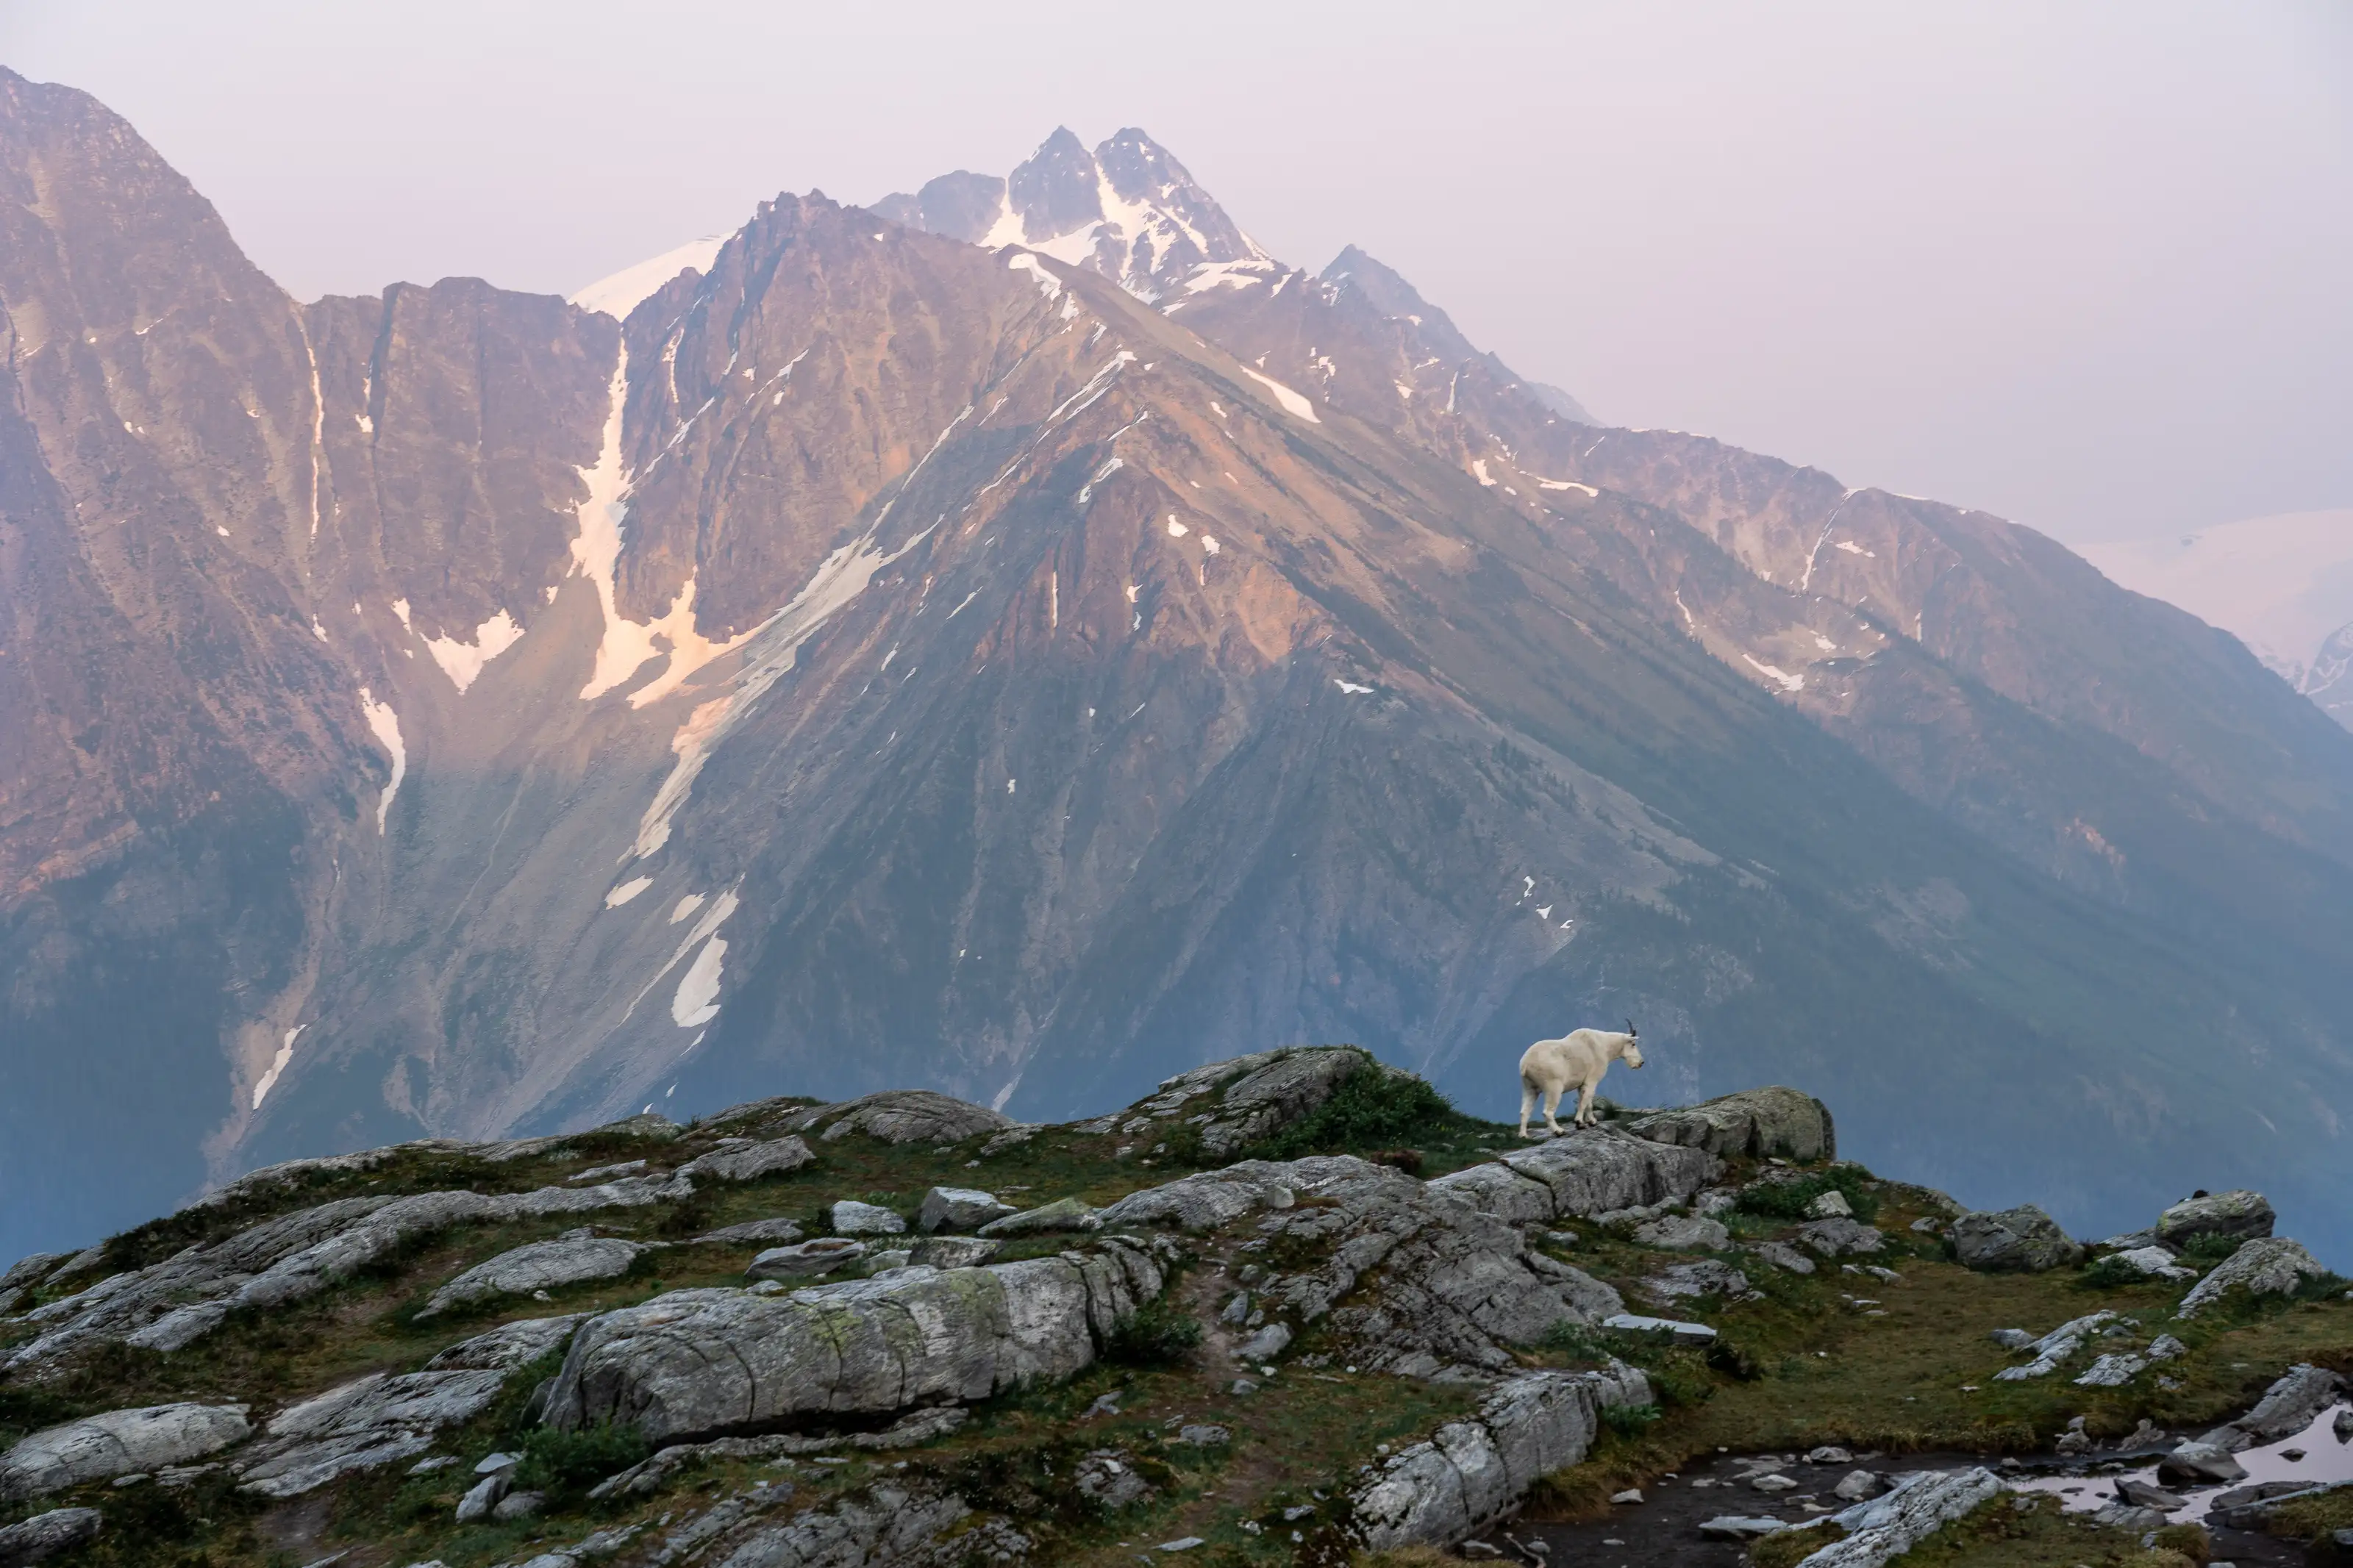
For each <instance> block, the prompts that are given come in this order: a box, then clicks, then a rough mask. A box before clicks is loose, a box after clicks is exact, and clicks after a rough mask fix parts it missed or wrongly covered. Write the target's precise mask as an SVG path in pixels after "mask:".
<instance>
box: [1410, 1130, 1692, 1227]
mask: <svg viewBox="0 0 2353 1568" xmlns="http://www.w3.org/2000/svg"><path fill="white" fill-rule="evenodd" d="M1723 1173H1724V1163H1723V1162H1722V1161H1721V1160H1719V1159H1717V1158H1716V1157H1715V1155H1714V1154H1711V1153H1709V1152H1707V1151H1706V1150H1705V1149H1694V1148H1685V1147H1683V1146H1682V1145H1680V1144H1673V1143H1660V1142H1651V1141H1650V1140H1648V1139H1643V1138H1637V1137H1635V1136H1633V1135H1632V1134H1631V1133H1628V1132H1623V1131H1619V1130H1618V1129H1616V1128H1614V1127H1588V1128H1584V1129H1581V1130H1579V1131H1574V1132H1568V1133H1565V1134H1563V1135H1562V1136H1560V1137H1558V1138H1552V1139H1547V1140H1546V1142H1542V1143H1538V1144H1536V1145H1535V1146H1533V1147H1531V1148H1526V1149H1514V1150H1513V1151H1511V1152H1508V1153H1505V1154H1503V1155H1500V1156H1498V1157H1497V1158H1496V1159H1495V1160H1494V1161H1493V1162H1491V1163H1486V1164H1482V1165H1472V1166H1470V1167H1468V1168H1467V1169H1464V1170H1461V1171H1457V1172H1455V1173H1452V1174H1451V1175H1446V1176H1440V1177H1439V1178H1438V1179H1437V1180H1436V1181H1434V1182H1432V1183H1430V1187H1431V1188H1432V1189H1433V1190H1437V1191H1442V1192H1445V1193H1448V1194H1451V1195H1453V1196H1457V1197H1460V1198H1461V1200H1462V1201H1464V1202H1466V1203H1468V1204H1470V1205H1472V1206H1473V1207H1475V1208H1481V1209H1484V1210H1486V1211H1487V1212H1488V1213H1491V1214H1493V1215H1497V1216H1499V1217H1501V1218H1504V1219H1507V1220H1513V1221H1515V1222H1519V1223H1526V1222H1529V1221H1536V1222H1542V1223H1549V1222H1551V1221H1554V1220H1563V1219H1576V1218H1584V1217H1587V1216H1589V1215H1601V1214H1609V1213H1614V1212H1616V1211H1618V1210H1621V1209H1630V1208H1639V1207H1642V1206H1645V1205H1651V1204H1658V1203H1663V1202H1666V1201H1668V1200H1671V1199H1688V1198H1690V1197H1692V1196H1693V1195H1694V1194H1697V1193H1698V1192H1699V1191H1700V1190H1701V1189H1702V1188H1703V1187H1705V1186H1707V1185H1709V1184H1712V1183H1713V1182H1715V1179H1716V1178H1717V1177H1718V1176H1720V1175H1722V1174H1723Z"/></svg>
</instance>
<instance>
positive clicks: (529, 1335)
mask: <svg viewBox="0 0 2353 1568" xmlns="http://www.w3.org/2000/svg"><path fill="white" fill-rule="evenodd" d="M587 1316H588V1314H587V1313H586V1312H571V1313H567V1314H565V1316H563V1317H560V1318H522V1319H519V1320H517V1321H514V1322H512V1323H501V1324H500V1325H499V1326H498V1327H497V1328H495V1329H492V1330H491V1331H489V1332H488V1333H481V1334H476V1335H475V1336H474V1337H473V1338H472V1339H470V1340H459V1342H457V1343H456V1344H454V1345H451V1346H450V1347H449V1348H448V1349H447V1350H445V1351H442V1352H440V1353H439V1354H438V1355H436V1356H435V1357H434V1358H433V1359H432V1360H431V1361H428V1362H427V1363H425V1370H426V1371H427V1372H512V1371H513V1370H514V1369H515V1368H517V1367H519V1366H529V1365H530V1364H531V1363H533V1362H535V1361H537V1360H538V1359H539V1358H540V1357H542V1356H543V1355H545V1354H546V1353H547V1352H550V1351H553V1350H560V1349H562V1348H563V1346H564V1344H565V1342H566V1341H568V1340H570V1339H571V1338H572V1331H574V1330H575V1329H577V1328H578V1327H579V1326H580V1325H581V1323H583V1322H584V1321H586V1319H587Z"/></svg>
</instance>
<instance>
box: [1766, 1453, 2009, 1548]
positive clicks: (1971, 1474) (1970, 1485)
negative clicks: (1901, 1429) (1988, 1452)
mask: <svg viewBox="0 0 2353 1568" xmlns="http://www.w3.org/2000/svg"><path fill="white" fill-rule="evenodd" d="M2001 1493H2002V1484H2001V1479H2000V1477H1998V1476H1996V1475H1995V1474H1994V1473H1993V1472H1992V1471H1991V1470H1988V1469H1967V1470H1941V1471H1940V1470H1921V1471H1917V1472H1915V1473H1914V1474H1912V1475H1908V1476H1905V1478H1904V1479H1902V1480H1900V1481H1898V1482H1897V1483H1896V1484H1895V1486H1894V1489H1892V1490H1890V1491H1888V1492H1887V1493H1886V1494H1885V1495H1884V1496H1882V1497H1876V1498H1873V1499H1872V1500H1870V1501H1868V1502H1859V1503H1857V1504H1855V1505H1854V1506H1853V1507H1852V1508H1850V1509H1848V1510H1846V1511H1845V1512H1843V1513H1836V1514H1832V1515H1831V1518H1832V1519H1834V1520H1836V1521H1838V1523H1839V1525H1840V1526H1841V1528H1842V1529H1844V1530H1845V1531H1846V1532H1847V1533H1846V1536H1845V1538H1844V1539H1843V1540H1840V1541H1833V1542H1831V1543H1830V1544H1829V1545H1828V1546H1825V1547H1823V1548H1822V1549H1821V1550H1820V1551H1819V1552H1815V1553H1813V1554H1812V1555H1811V1556H1810V1557H1807V1558H1805V1559H1803V1560H1802V1561H1801V1562H1800V1563H1799V1568H1881V1564H1883V1563H1886V1562H1887V1561H1888V1560H1889V1559H1890V1558H1894V1557H1900V1556H1902V1555H1903V1554H1904V1553H1905V1552H1909V1551H1911V1550H1912V1549H1913V1548H1914V1547H1915V1546H1917V1545H1919V1544H1920V1542H1923V1541H1926V1539H1927V1538H1928V1537H1929V1536H1930V1535H1933V1534H1934V1533H1936V1531H1938V1530H1939V1529H1941V1528H1943V1527H1944V1526H1945V1525H1947V1524H1950V1523H1951V1522H1952V1521H1955V1520H1957V1519H1961V1518H1965V1517H1967V1516H1968V1515H1969V1514H1971V1513H1974V1512H1975V1511H1977V1510H1978V1509H1979V1508H1980V1507H1982V1506H1984V1505H1985V1504H1986V1503H1989V1502H1991V1501H1992V1500H1994V1499H1995V1498H1998V1497H2000V1495H2001Z"/></svg>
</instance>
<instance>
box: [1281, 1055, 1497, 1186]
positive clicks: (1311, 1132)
mask: <svg viewBox="0 0 2353 1568" xmlns="http://www.w3.org/2000/svg"><path fill="white" fill-rule="evenodd" d="M1468 1120H1469V1118H1466V1117H1463V1116H1462V1115H1461V1112H1460V1111H1458V1110H1455V1109H1454V1105H1453V1102H1452V1101H1451V1100H1448V1099H1447V1098H1446V1097H1445V1096H1444V1095H1442V1094H1440V1093H1439V1092H1438V1090H1436V1089H1432V1088H1431V1087H1430V1085H1429V1083H1427V1082H1426V1081H1424V1080H1423V1079H1419V1078H1416V1077H1414V1076H1412V1075H1411V1074H1409V1073H1399V1072H1390V1071H1387V1070H1385V1069H1383V1068H1382V1067H1381V1066H1380V1064H1379V1063H1377V1062H1376V1061H1374V1060H1373V1058H1371V1057H1370V1056H1366V1058H1365V1064H1364V1066H1362V1067H1360V1068H1357V1069H1356V1071H1355V1072H1352V1073H1350V1074H1349V1075H1348V1076H1347V1077H1346V1078H1344V1079H1341V1080H1340V1082H1339V1084H1338V1086H1337V1087H1335V1089H1333V1090H1332V1093H1331V1097H1330V1098H1329V1099H1327V1100H1324V1103H1323V1104H1321V1105H1319V1106H1317V1107H1316V1108H1315V1109H1314V1110H1313V1111H1311V1112H1310V1113H1309V1114H1307V1115H1306V1116H1304V1117H1303V1118H1301V1119H1300V1120H1299V1121H1295V1122H1293V1124H1292V1125H1291V1126H1289V1127H1287V1128H1285V1129H1283V1131H1281V1132H1279V1133H1277V1134H1276V1135H1275V1136H1273V1137H1271V1138H1269V1139H1266V1140H1264V1141H1263V1142H1260V1143H1259V1144H1257V1145H1256V1146H1255V1147H1253V1148H1251V1149H1250V1150H1249V1151H1247V1157H1249V1158H1252V1159H1260V1160H1295V1159H1297V1158H1299V1157H1300V1156H1301V1155H1303V1154H1340V1153H1359V1152H1366V1151H1370V1150H1382V1151H1384V1152H1388V1153H1390V1154H1391V1155H1393V1156H1394V1155H1395V1154H1396V1153H1397V1152H1398V1149H1397V1146H1398V1145H1399V1144H1404V1143H1409V1142H1412V1141H1413V1140H1415V1139H1416V1138H1418V1137H1420V1136H1423V1135H1426V1134H1428V1133H1430V1132H1435V1131H1443V1130H1446V1129H1448V1128H1449V1127H1450V1125H1451V1123H1452V1122H1454V1121H1468Z"/></svg>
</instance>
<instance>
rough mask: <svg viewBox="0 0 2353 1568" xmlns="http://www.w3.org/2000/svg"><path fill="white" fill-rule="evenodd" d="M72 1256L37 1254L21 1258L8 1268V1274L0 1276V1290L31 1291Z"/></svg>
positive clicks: (70, 1254) (48, 1253)
mask: <svg viewBox="0 0 2353 1568" xmlns="http://www.w3.org/2000/svg"><path fill="white" fill-rule="evenodd" d="M72 1256H73V1254H72V1253H70V1252H36V1253H33V1254H31V1255H30V1256H28V1257H25V1258H18V1259H17V1260H16V1262H14V1263H12V1264H10V1265H9V1266H8V1272H7V1273H5V1274H0V1290H29V1289H32V1288H33V1287H34V1286H36V1285H38V1284H39V1283H40V1282H41V1281H42V1280H43V1279H47V1278H48V1276H49V1275H50V1274H51V1273H53V1272H54V1271H55V1270H56V1268H57V1266H58V1264H60V1263H63V1262H64V1261H65V1260H66V1259H67V1258H71V1257H72Z"/></svg>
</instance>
